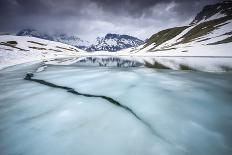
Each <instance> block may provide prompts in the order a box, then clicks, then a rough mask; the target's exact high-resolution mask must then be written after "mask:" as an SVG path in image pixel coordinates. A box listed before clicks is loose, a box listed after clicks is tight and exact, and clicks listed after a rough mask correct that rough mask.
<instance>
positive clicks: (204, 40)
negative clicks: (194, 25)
mask: <svg viewBox="0 0 232 155" xmlns="http://www.w3.org/2000/svg"><path fill="white" fill-rule="evenodd" d="M209 39H210V38H205V39H201V40H198V41H197V42H202V41H206V40H209Z"/></svg>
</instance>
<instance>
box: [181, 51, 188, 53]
mask: <svg viewBox="0 0 232 155" xmlns="http://www.w3.org/2000/svg"><path fill="white" fill-rule="evenodd" d="M180 52H184V53H185V52H188V50H184V51H180Z"/></svg>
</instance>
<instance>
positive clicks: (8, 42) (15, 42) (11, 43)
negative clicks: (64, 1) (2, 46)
mask: <svg viewBox="0 0 232 155" xmlns="http://www.w3.org/2000/svg"><path fill="white" fill-rule="evenodd" d="M6 43H7V44H10V45H13V46H16V45H17V44H18V43H17V41H7V42H6Z"/></svg>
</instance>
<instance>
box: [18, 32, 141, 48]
mask: <svg viewBox="0 0 232 155" xmlns="http://www.w3.org/2000/svg"><path fill="white" fill-rule="evenodd" d="M16 35H17V36H30V37H37V38H41V39H46V40H50V41H57V42H61V43H65V44H68V45H72V46H75V47H77V48H80V49H83V50H86V51H89V52H93V51H110V52H115V51H118V50H121V49H125V48H130V47H137V46H139V45H141V44H143V43H144V42H143V41H142V40H140V39H138V38H135V37H132V36H128V35H120V34H106V36H105V37H98V38H97V39H96V43H92V44H91V43H90V42H88V41H86V40H82V39H80V38H79V37H77V36H73V35H67V34H64V33H61V34H54V35H51V34H47V33H43V32H39V31H37V30H35V29H23V30H21V31H19V32H18V33H17V34H16Z"/></svg>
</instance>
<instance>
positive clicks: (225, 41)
mask: <svg viewBox="0 0 232 155" xmlns="http://www.w3.org/2000/svg"><path fill="white" fill-rule="evenodd" d="M231 42H232V36H230V37H228V38H226V39H223V40H220V41H217V42H215V43H210V44H207V45H218V44H225V43H231Z"/></svg>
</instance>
